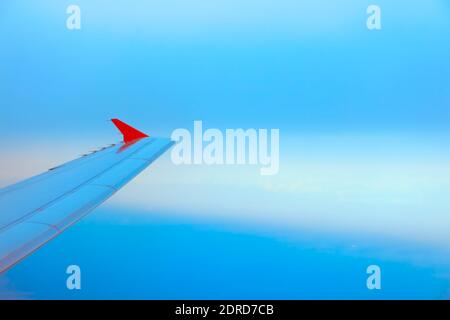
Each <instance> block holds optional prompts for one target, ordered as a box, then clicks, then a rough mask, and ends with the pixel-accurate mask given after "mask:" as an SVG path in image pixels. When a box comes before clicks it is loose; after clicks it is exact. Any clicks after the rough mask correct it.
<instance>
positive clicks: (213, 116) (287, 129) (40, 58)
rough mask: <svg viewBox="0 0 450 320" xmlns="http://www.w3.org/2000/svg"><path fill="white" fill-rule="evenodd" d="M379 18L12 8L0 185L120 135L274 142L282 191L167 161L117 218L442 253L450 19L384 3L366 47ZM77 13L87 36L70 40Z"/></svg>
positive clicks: (442, 6)
mask: <svg viewBox="0 0 450 320" xmlns="http://www.w3.org/2000/svg"><path fill="white" fill-rule="evenodd" d="M372 2H373V1H357V0H345V1H344V0H343V1H325V0H320V1H288V0H283V1H276V2H273V1H253V0H252V1H245V2H244V3H242V2H241V1H234V0H233V1H224V0H223V1H201V0H195V1H145V2H144V1H131V2H130V1H114V2H111V1H83V0H79V1H76V2H72V1H70V2H69V1H33V2H30V1H3V2H2V4H0V35H1V38H2V44H1V47H0V49H1V50H0V136H2V139H1V140H0V147H2V150H4V151H3V152H2V157H1V159H0V184H1V185H2V186H4V185H6V184H9V183H13V182H15V181H17V180H19V179H22V178H25V177H28V176H30V175H33V174H36V173H39V172H41V171H44V170H46V169H48V168H49V167H52V166H54V165H56V164H58V163H61V162H64V161H67V160H70V159H72V158H74V157H76V156H78V155H79V154H82V153H84V152H86V151H88V150H89V149H91V148H95V147H98V146H101V145H103V144H107V143H110V142H114V141H117V140H119V139H120V137H119V135H118V134H117V133H116V132H115V131H114V129H113V128H112V126H111V125H110V124H108V123H107V121H108V120H109V119H110V118H112V117H119V118H121V119H123V120H125V121H127V122H129V123H131V124H134V125H136V127H138V128H140V129H142V130H144V131H146V132H148V133H150V134H154V135H158V136H170V134H171V132H172V130H174V129H176V128H180V127H184V128H188V129H191V128H192V125H193V121H194V120H202V121H203V123H204V126H205V127H206V128H219V129H225V128H279V129H280V137H281V138H280V139H281V141H280V152H281V155H280V157H281V159H280V173H279V174H278V175H277V176H272V177H261V176H259V174H258V169H256V168H254V167H250V166H243V167H214V166H213V167H206V166H192V167H190V166H180V167H177V166H174V165H173V164H172V163H171V161H170V154H167V155H166V156H164V157H163V158H162V159H160V160H159V161H158V162H157V163H156V164H155V165H154V168H153V170H148V171H146V172H144V173H143V174H142V175H140V176H139V177H138V178H137V179H136V180H135V181H134V182H133V183H131V184H130V185H129V186H127V187H126V188H125V189H124V190H122V191H121V192H120V193H119V194H117V196H116V197H115V198H113V199H111V201H110V202H109V204H108V207H107V208H109V209H108V210H111V212H112V213H111V214H110V215H111V216H114V215H115V213H114V212H117V210H119V211H120V212H122V214H123V215H127V214H128V212H130V216H132V217H134V218H130V219H132V220H133V219H137V220H136V221H141V223H142V224H143V225H148V228H150V229H151V228H152V224H149V223H148V220H147V219H146V215H147V214H149V213H150V212H151V213H152V214H156V215H157V216H158V214H160V213H162V212H163V213H164V214H168V215H169V216H171V217H172V216H173V217H174V219H175V221H177V220H176V219H188V221H191V220H189V219H194V220H193V221H197V222H198V220H197V219H200V220H202V219H212V220H213V221H215V219H217V221H226V222H227V223H231V224H233V225H234V226H238V227H239V226H240V225H241V224H242V225H245V226H247V227H246V228H249V229H252V228H256V229H258V228H260V227H261V228H263V230H271V228H274V229H277V230H278V228H280V230H285V229H286V228H289V229H291V228H293V229H294V230H298V232H300V230H302V231H304V230H308V231H309V232H313V233H315V232H317V233H318V234H327V235H329V236H331V237H332V235H334V236H335V238H336V239H340V238H341V237H343V236H344V237H345V236H352V235H355V237H356V239H360V235H361V234H363V235H365V236H364V237H369V238H371V239H373V240H372V241H373V243H377V244H378V243H379V242H380V241H381V240H382V239H385V238H386V237H387V238H389V239H393V240H392V241H393V243H396V242H395V241H399V243H403V242H406V243H411V245H414V246H415V245H425V246H429V247H430V248H433V250H437V251H432V252H441V253H436V256H439V255H440V254H442V252H445V253H447V252H448V250H449V249H450V247H449V243H450V241H449V240H450V239H449V238H448V227H449V226H450V218H449V215H448V211H449V210H448V209H449V207H450V202H449V200H448V196H447V195H448V193H449V192H450V172H449V170H448V165H449V163H450V154H449V151H448V150H450V149H449V139H448V137H449V135H450V130H449V126H448V121H449V120H450V111H449V110H450V109H449V106H450V91H449V88H450V42H449V41H448V39H450V5H449V4H448V2H447V1H444V0H427V1H426V0H413V1H411V0H408V1H407V0H400V1H395V2H393V1H384V0H379V1H376V3H377V4H378V5H380V6H381V8H382V26H383V28H382V30H381V31H372V32H371V31H368V30H367V28H366V27H365V24H366V18H367V15H366V12H365V11H366V8H367V6H368V5H369V4H372ZM72 3H76V4H78V5H79V6H80V7H81V10H82V29H81V30H79V31H69V30H67V29H66V27H65V22H66V18H67V14H66V13H65V10H66V7H67V6H68V5H69V4H72ZM30 159H32V161H30ZM11 168H14V170H11ZM105 210H106V209H105ZM108 210H106V211H108ZM115 210H116V211H115ZM136 212H137V213H138V214H136ZM94 214H95V213H94ZM87 219H88V220H89V219H95V218H90V217H89V218H87ZM113 221H115V220H114V219H113ZM180 221H181V220H180ZM208 221H209V220H208ZM197 222H195V223H197ZM195 223H194V225H195ZM100 225H101V224H96V223H94V222H93V223H92V227H91V224H90V223H89V221H88V222H87V223H86V225H84V227H80V228H82V229H81V230H80V231H73V232H74V234H76V232H81V233H82V232H84V231H83V230H99V228H100V227H101V226H100ZM153 227H154V226H153ZM75 228H77V227H75ZM83 228H87V229H83ZM105 228H107V227H105ZM194 229H195V228H194ZM108 230H114V228H112V227H110V229H108ZM258 230H259V229H258ZM191 231H192V230H191ZM191 231H190V232H191ZM86 232H87V231H86ZM110 232H111V233H110V234H111V236H113V235H114V233H113V231H110ZM255 232H256V234H259V233H258V232H259V231H255ZM225 233H226V232H225ZM281 233H283V232H281ZM189 234H190V235H191V236H192V237H194V238H195V237H196V236H198V234H197V233H195V232H193V233H189ZM62 237H64V235H63V236H62ZM271 237H272V236H269V238H271ZM274 237H275V236H274ZM244 238H245V237H244ZM275 238H276V237H275ZM64 239H65V238H63V240H61V242H59V243H58V242H57V241H60V240H58V239H57V240H55V242H56V244H55V245H54V246H55V248H62V247H63V245H67V243H69V242H70V241H69V240H68V239H69V238H66V240H64ZM236 241H238V240H236ZM242 241H243V243H244V242H245V243H247V242H246V240H242ZM381 242H382V241H381ZM51 245H52V244H51ZM258 245H259V244H258ZM261 245H262V244H261ZM249 246H251V245H249ZM255 246H257V245H255ZM380 248H383V249H380V251H379V252H383V254H381V255H382V256H383V255H384V252H385V249H386V248H385V247H384V246H383V245H380ZM54 250H58V249H54ZM274 250H283V249H274ZM440 250H441V251H440ZM47 252H50V251H47ZM337 252H339V250H337ZM401 252H403V251H401ZM48 254H50V253H48ZM80 254H81V253H80ZM288 256H289V253H286V256H285V258H284V259H286V263H289V261H291V260H289V258H286V257H288ZM338 256H339V255H338ZM339 257H340V256H339ZM397 258H398V257H397ZM36 259H37V260H32V262H33V261H35V263H36V264H37V265H39V261H41V260H39V259H40V258H39V256H38V257H37V258H36ZM317 259H319V260H320V258H317ZM413 260H414V259H413ZM429 260H430V261H431V260H433V259H432V258H430V259H429ZM405 261H406V262H404V263H406V264H407V265H408V263H411V264H410V265H409V268H410V271H411V272H412V273H413V274H414V272H415V269H414V263H412V262H411V260H408V259H407V258H405ZM291 262H292V261H291ZM41 263H43V262H41ZM445 263H448V262H445ZM445 263H444V262H442V261H440V262H438V263H431V262H430V264H431V265H433V266H436V265H437V266H439V267H442V265H445ZM31 264H32V263H31ZM449 265H450V264H449ZM229 275H230V276H231V275H232V273H229ZM14 278H15V279H16V280H17V279H25V278H23V276H20V272H18V275H16V276H14ZM26 279H28V278H26ZM17 281H18V280H17ZM22 283H32V281H31V280H29V279H28V280H27V281H22ZM25 287H26V286H25ZM230 290H231V289H230ZM432 290H434V289H430V291H432ZM289 292H290V291H286V292H285V294H287V295H289ZM433 292H436V291H433ZM291 293H292V292H291ZM403 293H404V292H403ZM194 296H195V295H194Z"/></svg>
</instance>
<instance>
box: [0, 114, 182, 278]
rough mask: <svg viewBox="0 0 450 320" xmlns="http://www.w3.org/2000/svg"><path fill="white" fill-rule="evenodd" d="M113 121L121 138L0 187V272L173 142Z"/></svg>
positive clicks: (105, 196) (108, 194)
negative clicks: (111, 143) (108, 144)
mask: <svg viewBox="0 0 450 320" xmlns="http://www.w3.org/2000/svg"><path fill="white" fill-rule="evenodd" d="M112 121H113V123H114V124H115V125H116V127H117V128H118V129H119V130H120V131H121V132H122V134H123V138H124V139H123V142H121V143H119V144H115V145H111V146H109V147H105V148H102V149H100V150H99V151H96V152H93V153H91V154H89V155H84V156H83V157H81V158H79V159H75V160H73V161H70V162H67V163H65V164H63V165H60V166H58V167H55V168H52V169H50V170H49V171H47V172H45V173H42V174H40V175H37V176H35V177H32V178H29V179H27V180H24V181H22V182H19V183H16V184H14V185H11V186H8V187H6V188H3V189H0V273H2V272H4V271H6V270H7V269H9V268H10V267H11V266H13V265H15V264H16V263H17V262H19V261H20V260H22V259H23V258H25V257H27V256H28V255H29V254H31V253H32V252H34V251H35V250H37V249H38V248H40V247H41V246H42V245H44V244H45V243H46V242H48V241H50V240H51V239H53V238H54V237H56V236H57V235H58V234H60V233H61V232H62V231H64V230H65V229H66V228H68V227H70V226H71V225H72V224H74V223H75V222H77V221H78V220H80V219H81V218H82V217H84V216H85V215H86V214H88V213H89V212H90V211H92V210H93V209H95V208H96V207H97V206H99V205H100V204H101V203H103V202H104V201H105V200H107V199H108V198H109V197H111V196H112V195H113V194H114V193H115V192H116V191H117V190H119V189H120V188H122V187H123V186H124V185H125V184H126V183H127V182H129V181H130V180H131V179H133V178H134V177H135V176H136V175H138V174H139V173H140V172H141V171H142V170H144V169H145V168H146V167H147V166H149V165H150V164H151V163H152V162H153V161H154V160H155V159H156V158H158V157H159V156H160V155H161V154H163V153H164V152H165V151H166V150H167V149H169V148H170V147H171V146H172V144H173V142H172V141H171V140H170V139H165V138H153V137H148V136H147V135H146V134H144V133H142V132H140V131H138V130H136V129H134V128H133V127H131V126H129V125H127V124H126V123H124V122H122V121H120V120H118V119H113V120H112Z"/></svg>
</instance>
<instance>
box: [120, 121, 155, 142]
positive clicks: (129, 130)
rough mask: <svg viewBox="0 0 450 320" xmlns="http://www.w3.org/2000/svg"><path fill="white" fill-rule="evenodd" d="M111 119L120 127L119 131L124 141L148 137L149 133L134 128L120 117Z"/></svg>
mask: <svg viewBox="0 0 450 320" xmlns="http://www.w3.org/2000/svg"><path fill="white" fill-rule="evenodd" d="M111 121H112V122H113V123H114V125H115V126H116V127H117V129H119V131H120V132H121V133H122V135H123V142H125V143H129V142H132V141H135V140H137V139H142V138H147V137H148V135H146V134H145V133H143V132H141V131H139V130H137V129H135V128H133V127H132V126H130V125H128V124H126V123H125V122H123V121H120V120H119V119H111Z"/></svg>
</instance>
